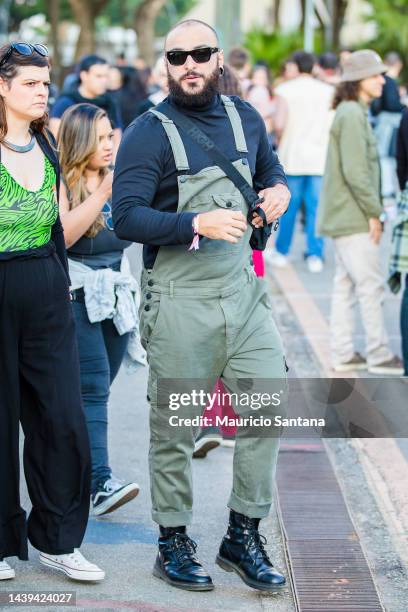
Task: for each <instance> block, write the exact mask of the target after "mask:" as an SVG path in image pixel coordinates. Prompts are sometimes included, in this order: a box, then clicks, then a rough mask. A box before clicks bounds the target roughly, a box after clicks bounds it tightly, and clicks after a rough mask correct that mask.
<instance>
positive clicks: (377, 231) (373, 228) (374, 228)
mask: <svg viewBox="0 0 408 612" xmlns="http://www.w3.org/2000/svg"><path fill="white" fill-rule="evenodd" d="M368 234H369V236H370V238H371V240H372V241H373V242H374V244H379V242H380V240H381V235H382V223H381V221H380V220H379V219H376V218H375V217H372V218H371V219H369V220H368Z"/></svg>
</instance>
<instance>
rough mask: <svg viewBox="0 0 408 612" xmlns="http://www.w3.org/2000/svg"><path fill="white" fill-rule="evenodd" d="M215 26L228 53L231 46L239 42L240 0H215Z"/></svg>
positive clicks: (240, 34)
mask: <svg viewBox="0 0 408 612" xmlns="http://www.w3.org/2000/svg"><path fill="white" fill-rule="evenodd" d="M215 27H216V30H217V32H218V33H219V35H220V39H221V46H222V48H223V49H224V51H225V53H226V54H228V52H229V51H230V49H231V47H234V46H236V45H239V44H240V43H241V38H242V32H241V0H216V5H215Z"/></svg>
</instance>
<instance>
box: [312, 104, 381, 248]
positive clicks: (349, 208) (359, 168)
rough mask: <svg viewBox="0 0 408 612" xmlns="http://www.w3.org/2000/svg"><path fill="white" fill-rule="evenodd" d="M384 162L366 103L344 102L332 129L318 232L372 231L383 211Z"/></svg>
mask: <svg viewBox="0 0 408 612" xmlns="http://www.w3.org/2000/svg"><path fill="white" fill-rule="evenodd" d="M380 194H381V186H380V163H379V157H378V152H377V144H376V140H375V137H374V133H373V130H372V129H371V126H370V124H369V122H368V117H367V106H366V105H365V104H364V103H363V102H354V101H345V102H341V103H340V104H339V106H338V107H337V110H336V115H335V117H334V121H333V125H332V128H331V131H330V141H329V147H328V151H327V158H326V168H325V172H324V177H323V184H322V190H321V193H320V201H319V210H318V217H317V232H318V234H320V235H322V236H331V237H333V238H337V237H340V236H349V235H351V234H358V233H361V232H368V219H370V218H372V217H375V218H378V217H379V216H380V214H381V212H382V204H381V195H380Z"/></svg>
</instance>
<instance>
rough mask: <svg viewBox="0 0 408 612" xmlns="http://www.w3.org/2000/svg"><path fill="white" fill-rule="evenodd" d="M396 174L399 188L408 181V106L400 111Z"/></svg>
mask: <svg viewBox="0 0 408 612" xmlns="http://www.w3.org/2000/svg"><path fill="white" fill-rule="evenodd" d="M397 174H398V181H399V186H400V189H404V188H405V184H406V182H407V181H408V108H407V109H406V110H404V112H403V113H402V119H401V123H400V127H399V130H398V137H397Z"/></svg>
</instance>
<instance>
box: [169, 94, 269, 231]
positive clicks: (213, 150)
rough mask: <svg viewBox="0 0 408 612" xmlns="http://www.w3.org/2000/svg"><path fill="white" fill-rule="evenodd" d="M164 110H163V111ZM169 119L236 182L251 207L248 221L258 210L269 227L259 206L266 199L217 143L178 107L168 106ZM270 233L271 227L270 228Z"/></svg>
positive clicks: (265, 224) (250, 220)
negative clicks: (257, 191)
mask: <svg viewBox="0 0 408 612" xmlns="http://www.w3.org/2000/svg"><path fill="white" fill-rule="evenodd" d="M161 112H162V111H161ZM163 114H164V115H166V116H167V117H168V118H169V119H171V120H172V121H173V122H174V123H175V125H176V126H177V127H179V128H180V129H182V130H183V132H185V134H187V136H188V137H189V138H190V139H191V140H193V141H194V142H195V143H196V144H198V145H199V146H200V147H201V148H202V149H203V150H204V151H205V152H206V153H207V154H208V156H209V157H210V158H211V159H212V160H213V161H214V163H215V164H216V165H217V166H218V167H219V168H221V170H223V171H224V172H225V174H226V175H227V176H228V178H229V179H230V180H231V181H232V182H233V183H234V185H235V186H236V188H237V189H238V190H239V191H240V192H241V194H242V195H243V197H244V198H245V201H246V202H247V204H248V207H249V213H248V222H249V223H250V224H251V225H252V216H253V213H254V212H256V213H257V214H258V215H259V216H260V217H261V219H262V221H263V223H264V229H266V228H267V227H268V225H267V221H266V215H265V211H264V210H263V209H262V208H260V207H259V204H261V203H262V202H263V201H264V200H263V198H260V197H259V195H258V194H257V193H256V191H255V189H254V188H253V187H252V186H251V185H250V184H249V183H248V181H247V180H246V179H245V177H243V176H242V174H241V173H240V172H239V171H238V170H237V169H236V168H235V166H234V165H233V163H232V162H231V161H230V160H229V159H228V157H226V156H225V155H224V153H222V152H221V151H220V149H219V148H218V147H217V145H216V144H215V143H214V142H213V141H212V140H211V138H209V137H208V136H207V135H206V134H204V132H202V131H201V130H200V128H198V127H197V126H196V125H195V124H194V123H193V122H192V121H191V120H190V119H188V117H186V116H185V115H183V114H182V113H179V112H178V111H177V110H176V109H174V108H172V107H170V106H169V105H168V106H167V107H166V111H165V112H164V113H163ZM269 233H270V228H269Z"/></svg>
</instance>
